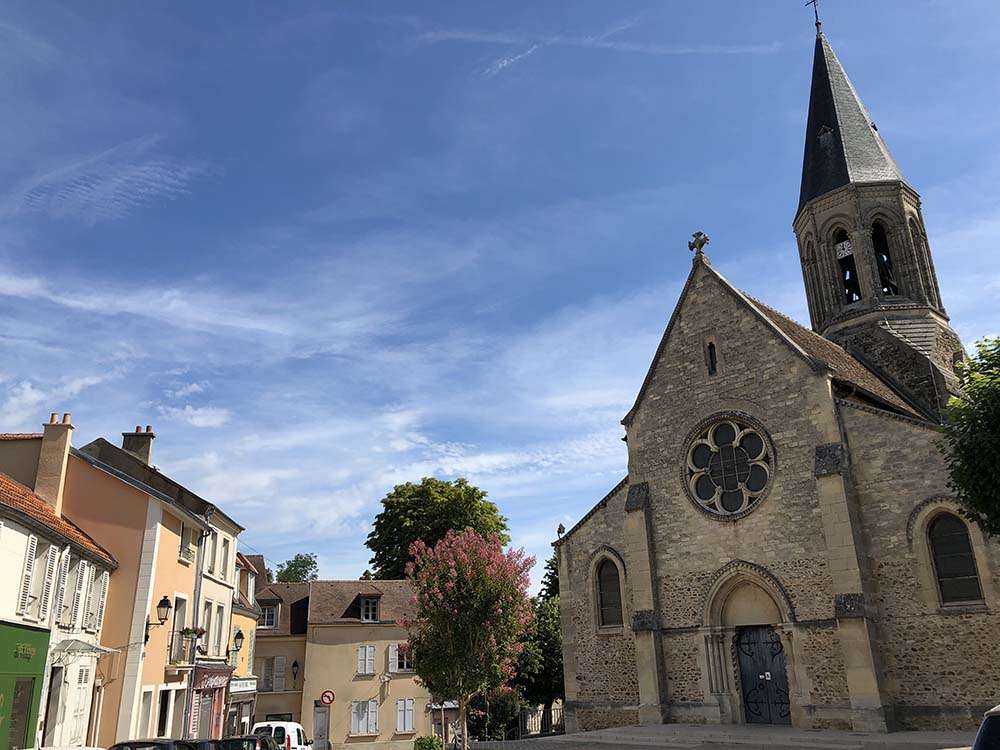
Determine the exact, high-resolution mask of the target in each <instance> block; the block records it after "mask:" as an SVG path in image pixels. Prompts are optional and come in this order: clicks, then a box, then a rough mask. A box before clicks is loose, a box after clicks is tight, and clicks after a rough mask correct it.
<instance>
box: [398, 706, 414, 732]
mask: <svg viewBox="0 0 1000 750" xmlns="http://www.w3.org/2000/svg"><path fill="white" fill-rule="evenodd" d="M396 731H397V732H399V733H400V734H403V733H409V732H412V731H413V698H400V699H399V700H397V701H396Z"/></svg>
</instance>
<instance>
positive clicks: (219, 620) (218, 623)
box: [212, 604, 226, 656]
mask: <svg viewBox="0 0 1000 750" xmlns="http://www.w3.org/2000/svg"><path fill="white" fill-rule="evenodd" d="M225 624H226V608H225V607H224V606H222V605H221V604H217V605H215V642H214V649H213V650H212V653H213V654H215V655H216V656H222V634H223V632H224V631H225V629H226V628H225Z"/></svg>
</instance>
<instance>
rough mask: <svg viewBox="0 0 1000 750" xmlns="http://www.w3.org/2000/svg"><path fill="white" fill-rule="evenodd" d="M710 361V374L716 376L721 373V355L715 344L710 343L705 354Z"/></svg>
mask: <svg viewBox="0 0 1000 750" xmlns="http://www.w3.org/2000/svg"><path fill="white" fill-rule="evenodd" d="M705 355H706V357H707V359H708V374H709V375H715V373H717V372H718V371H719V353H718V352H717V351H716V349H715V342H714V341H709V342H708V347H707V350H706V352H705Z"/></svg>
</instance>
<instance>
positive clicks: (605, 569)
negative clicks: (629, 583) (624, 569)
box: [597, 559, 622, 627]
mask: <svg viewBox="0 0 1000 750" xmlns="http://www.w3.org/2000/svg"><path fill="white" fill-rule="evenodd" d="M597 606H598V615H599V622H600V624H601V627H615V626H619V625H621V624H622V592H621V585H620V581H619V576H618V566H617V565H615V564H614V563H613V562H612V561H611V560H607V559H605V560H603V561H601V564H600V565H598V566H597Z"/></svg>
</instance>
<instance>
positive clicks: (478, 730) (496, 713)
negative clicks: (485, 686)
mask: <svg viewBox="0 0 1000 750" xmlns="http://www.w3.org/2000/svg"><path fill="white" fill-rule="evenodd" d="M524 707H525V706H524V701H523V700H522V699H521V696H520V694H519V693H518V692H517V690H515V689H513V688H511V687H507V686H504V687H501V688H499V689H497V690H491V691H489V692H488V693H480V694H479V695H477V696H476V697H475V698H473V699H472V702H471V703H470V704H469V736H470V737H475V738H476V739H477V740H480V741H482V740H509V739H513V738H516V737H517V725H518V722H519V721H520V719H521V709H522V708H524Z"/></svg>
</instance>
